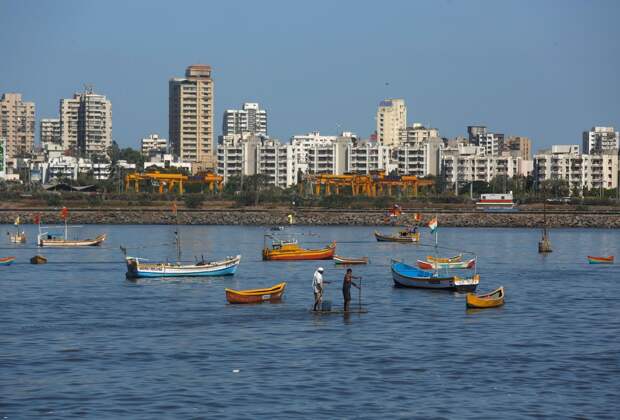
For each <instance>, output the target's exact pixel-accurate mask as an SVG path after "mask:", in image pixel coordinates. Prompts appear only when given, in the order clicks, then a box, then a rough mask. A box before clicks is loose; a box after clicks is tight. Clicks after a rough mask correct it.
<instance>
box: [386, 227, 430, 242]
mask: <svg viewBox="0 0 620 420" xmlns="http://www.w3.org/2000/svg"><path fill="white" fill-rule="evenodd" d="M375 238H376V239H377V241H379V242H401V243H412V242H419V241H420V233H419V232H417V231H416V232H413V231H411V230H409V229H403V230H401V231H399V232H398V233H397V234H396V235H385V234H383V233H381V232H378V231H376V230H375Z"/></svg>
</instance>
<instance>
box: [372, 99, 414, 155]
mask: <svg viewBox="0 0 620 420" xmlns="http://www.w3.org/2000/svg"><path fill="white" fill-rule="evenodd" d="M406 127H407V106H406V105H405V100H404V99H386V100H384V101H381V102H380V103H379V109H377V141H378V142H379V143H382V144H384V145H386V146H397V145H398V143H399V135H400V130H402V129H404V128H406Z"/></svg>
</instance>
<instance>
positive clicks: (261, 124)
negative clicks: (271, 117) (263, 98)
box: [222, 102, 267, 136]
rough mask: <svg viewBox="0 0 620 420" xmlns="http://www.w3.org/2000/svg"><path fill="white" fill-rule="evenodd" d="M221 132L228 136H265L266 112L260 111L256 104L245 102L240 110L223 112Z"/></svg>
mask: <svg viewBox="0 0 620 420" xmlns="http://www.w3.org/2000/svg"><path fill="white" fill-rule="evenodd" d="M222 131H223V134H224V135H225V136H227V135H229V134H243V133H249V134H257V135H263V136H266V135H267V111H265V110H264V109H260V107H259V106H258V104H257V103H250V102H246V103H244V104H243V107H242V108H241V109H227V110H226V111H224V121H223V123H222Z"/></svg>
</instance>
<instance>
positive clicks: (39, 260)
mask: <svg viewBox="0 0 620 420" xmlns="http://www.w3.org/2000/svg"><path fill="white" fill-rule="evenodd" d="M45 263H47V258H45V257H44V256H43V255H35V256H34V257H32V258H30V264H45Z"/></svg>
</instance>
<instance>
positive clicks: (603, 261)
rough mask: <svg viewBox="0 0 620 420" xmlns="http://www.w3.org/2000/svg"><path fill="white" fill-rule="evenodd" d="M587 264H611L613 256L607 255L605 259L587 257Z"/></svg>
mask: <svg viewBox="0 0 620 420" xmlns="http://www.w3.org/2000/svg"><path fill="white" fill-rule="evenodd" d="M588 263H590V264H613V263H614V256H613V255H609V256H607V257H593V256H591V255H588Z"/></svg>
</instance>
